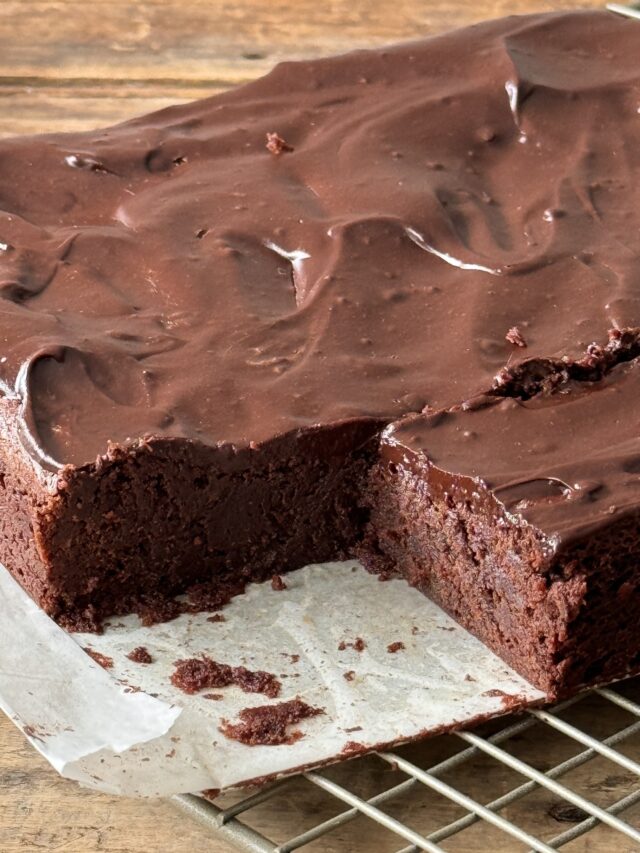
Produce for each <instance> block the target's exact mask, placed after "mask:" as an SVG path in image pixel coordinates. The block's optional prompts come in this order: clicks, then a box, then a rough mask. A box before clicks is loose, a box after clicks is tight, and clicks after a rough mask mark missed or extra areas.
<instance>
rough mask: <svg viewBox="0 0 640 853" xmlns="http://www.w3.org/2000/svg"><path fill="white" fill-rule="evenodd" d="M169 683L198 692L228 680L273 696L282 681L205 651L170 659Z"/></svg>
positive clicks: (226, 683) (274, 696) (278, 691)
mask: <svg viewBox="0 0 640 853" xmlns="http://www.w3.org/2000/svg"><path fill="white" fill-rule="evenodd" d="M174 666H175V670H174V672H173V674H172V675H171V683H172V684H173V685H174V687H177V688H178V689H179V690H182V691H183V692H184V693H189V694H193V693H198V692H199V691H200V690H205V689H208V688H212V687H213V688H220V687H230V686H231V685H232V684H234V685H236V686H237V687H239V688H240V689H241V690H243V691H244V692H245V693H264V695H265V696H269V697H270V698H271V699H275V698H276V696H278V695H279V693H280V688H281V687H282V685H281V684H280V682H279V681H278V679H277V678H276V677H275V675H273V674H272V673H270V672H263V671H261V670H256V671H252V670H250V669H247V668H246V667H244V666H229V664H226V663H219V662H218V661H215V660H212V659H211V658H210V657H207V655H202V657H200V658H187V659H185V660H177V661H175V663H174Z"/></svg>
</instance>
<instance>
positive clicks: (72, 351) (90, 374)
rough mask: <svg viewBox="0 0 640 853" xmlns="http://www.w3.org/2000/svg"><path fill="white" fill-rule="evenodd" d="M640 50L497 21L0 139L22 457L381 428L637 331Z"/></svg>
mask: <svg viewBox="0 0 640 853" xmlns="http://www.w3.org/2000/svg"><path fill="white" fill-rule="evenodd" d="M639 43H640V29H639V25H638V23H637V22H634V21H631V20H628V19H625V18H622V17H619V16H615V15H613V14H609V13H605V12H582V13H571V14H565V13H557V14H550V15H534V16H529V17H524V18H507V19H503V20H498V21H493V22H489V23H485V24H481V25H479V26H476V27H471V28H469V29H464V30H460V31H456V32H453V33H448V34H445V35H443V36H439V37H437V38H431V39H426V40H424V41H418V42H413V43H409V44H402V45H397V46H392V47H389V48H386V49H383V50H371V51H358V52H355V53H350V54H347V55H344V56H339V57H334V58H330V59H321V60H317V61H310V62H300V63H283V64H281V65H279V66H277V67H276V68H275V69H274V70H273V71H272V72H271V73H270V74H268V75H267V76H266V77H264V78H262V79H259V80H256V81H255V82H253V83H250V84H249V85H246V86H244V87H242V88H239V89H237V90H235V91H232V92H228V93H224V94H222V95H218V96H216V97H213V98H210V99H207V100H203V101H199V102H196V103H193V104H187V105H184V106H177V107H171V108H169V109H166V110H163V111H161V112H158V113H154V114H152V115H149V116H145V117H143V118H140V119H136V120H133V121H129V122H127V123H124V124H121V125H118V126H115V127H111V128H107V129H104V130H99V131H91V132H88V133H73V134H49V135H42V136H34V137H27V138H24V137H23V138H20V139H6V140H2V141H1V142H0V196H1V198H0V208H1V209H0V297H1V298H2V312H1V313H0V340H1V341H2V344H1V345H0V346H1V351H0V381H1V386H0V387H1V389H2V391H3V393H4V395H5V397H6V398H8V399H13V400H16V401H17V402H18V404H19V408H20V417H21V434H22V437H23V443H24V445H25V448H26V449H27V451H28V452H29V454H30V455H31V457H32V458H33V459H34V461H35V462H37V463H38V464H39V465H40V466H42V467H43V468H46V469H53V470H56V469H57V468H58V467H60V466H61V465H64V464H66V463H72V464H75V465H84V464H89V463H91V462H92V461H93V460H95V459H96V457H97V456H98V455H100V454H104V453H105V451H106V448H107V446H108V443H109V442H112V443H116V444H120V445H135V443H136V442H137V441H138V440H140V439H142V438H145V437H148V436H152V437H154V436H155V437H163V438H164V437H173V438H178V439H187V440H190V441H199V442H203V443H205V444H211V445H218V444H220V443H231V444H234V445H236V446H246V445H251V444H252V443H256V444H260V443H262V442H265V441H267V440H269V439H270V438H272V437H273V436H276V435H279V434H282V433H285V432H287V431H290V430H295V429H300V428H306V427H309V426H312V425H318V424H330V423H336V422H339V421H341V420H344V419H349V418H355V417H376V418H381V419H384V420H388V421H390V420H393V419H396V418H398V417H400V416H402V415H404V414H406V413H408V412H411V411H416V410H420V409H421V408H422V407H423V406H425V405H428V406H429V407H431V408H440V407H448V406H451V405H454V404H456V403H460V402H461V401H463V400H468V399H472V398H474V397H476V396H477V395H478V394H481V393H485V392H491V391H492V389H493V392H494V393H495V388H494V376H496V375H499V377H500V378H499V381H498V385H500V384H502V393H509V394H515V393H517V392H518V388H515V389H513V388H512V389H511V390H506V391H505V387H507V388H508V386H509V381H511V380H510V379H508V378H507V379H505V373H504V371H503V368H504V367H505V365H507V374H508V377H514V376H518V375H522V374H523V372H525V373H526V370H527V368H526V365H534V366H535V365H540V364H543V363H544V364H547V365H549V364H553V365H559V364H562V363H567V360H568V361H569V362H570V363H579V362H580V361H581V359H584V358H585V357H586V355H587V354H588V347H589V346H590V345H591V344H592V343H593V342H595V343H596V344H597V345H598V346H600V347H604V348H606V346H607V334H608V332H609V330H611V329H635V328H637V327H639V326H640V296H639V293H638V280H639V277H640V252H639V248H640V244H639V241H638V234H640V181H639V180H638V171H639V169H640V119H639V116H638V109H639V105H640V51H638V44H639ZM274 128H277V131H278V134H279V135H280V136H281V138H282V139H283V140H286V142H287V147H288V149H291V150H287V152H286V156H274V155H273V154H272V153H271V152H270V151H269V150H267V148H266V146H265V138H267V135H268V134H269V133H273V131H274ZM512 328H517V329H519V330H520V332H521V334H522V336H523V338H524V339H526V343H527V347H526V349H521V350H520V349H518V348H515V347H514V346H513V345H511V344H510V343H509V341H508V340H506V339H505V332H506V331H507V330H509V329H512ZM516 350H517V351H516ZM563 360H564V362H563ZM523 366H524V367H523ZM551 372H552V373H553V371H551ZM556 375H557V370H556ZM516 384H517V383H516ZM534 392H535V387H534ZM525 396H526V395H525Z"/></svg>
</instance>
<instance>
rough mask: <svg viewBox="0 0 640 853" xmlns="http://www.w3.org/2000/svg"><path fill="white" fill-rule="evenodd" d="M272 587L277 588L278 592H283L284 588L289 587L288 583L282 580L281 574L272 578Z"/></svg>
mask: <svg viewBox="0 0 640 853" xmlns="http://www.w3.org/2000/svg"><path fill="white" fill-rule="evenodd" d="M271 589H275V590H276V592H282V590H285V589H287V585H286V583H285V582H284V581H283V580H282V576H281V575H273V577H272V578H271Z"/></svg>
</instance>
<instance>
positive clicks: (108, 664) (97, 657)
mask: <svg viewBox="0 0 640 853" xmlns="http://www.w3.org/2000/svg"><path fill="white" fill-rule="evenodd" d="M82 650H83V651H84V652H86V653H87V654H88V655H89V657H90V658H93V660H94V661H95V662H96V663H97V664H100V666H101V667H102V668H103V669H111V668H112V667H113V658H110V657H109V656H108V655H103V654H102V653H101V652H96V651H95V649H92V648H91V647H90V646H83V649H82Z"/></svg>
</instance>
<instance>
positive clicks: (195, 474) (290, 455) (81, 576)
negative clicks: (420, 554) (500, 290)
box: [0, 417, 382, 630]
mask: <svg viewBox="0 0 640 853" xmlns="http://www.w3.org/2000/svg"><path fill="white" fill-rule="evenodd" d="M0 420H2V421H3V422H4V423H3V427H6V429H4V430H3V431H4V433H5V438H6V437H7V429H9V428H10V424H11V423H12V421H11V418H1V417H0ZM381 427H382V425H381V424H380V423H379V422H378V421H377V420H375V419H352V420H346V421H344V422H341V423H338V424H335V425H333V426H327V427H318V428H312V429H306V430H300V431H294V432H291V433H287V434H285V435H283V436H280V437H278V438H276V439H274V440H272V441H270V442H267V443H265V444H264V445H259V446H251V447H245V448H234V447H231V446H228V445H225V446H220V447H210V446H207V445H204V444H200V443H197V442H193V441H190V440H183V439H157V440H154V439H149V440H146V441H140V442H137V443H136V444H134V445H132V446H130V447H127V448H121V447H111V448H110V449H109V450H108V452H107V453H106V454H105V455H104V456H101V457H99V459H98V460H97V461H96V462H95V463H94V464H92V465H87V466H82V467H72V466H67V467H66V468H64V469H63V470H62V471H61V472H60V474H59V475H57V476H55V475H52V476H51V477H50V478H49V479H46V478H43V477H40V478H39V477H38V476H37V474H36V471H35V469H32V468H30V466H29V464H28V461H27V454H25V452H24V451H22V450H21V449H20V447H19V443H18V439H17V438H16V436H12V437H11V440H10V441H4V442H1V443H0V444H1V445H2V446H1V447H0V471H1V472H2V480H1V485H2V486H4V487H3V488H2V487H0V511H1V514H2V516H3V517H4V518H5V519H7V518H9V517H11V518H12V519H13V521H12V524H11V529H10V530H9V528H8V526H7V524H6V522H5V527H7V529H6V530H4V531H2V530H1V529H0V532H2V533H4V534H5V535H3V536H0V561H2V563H3V564H4V565H6V566H7V568H8V569H9V570H10V571H11V572H12V574H13V575H14V576H15V577H16V579H17V580H18V581H19V582H20V583H21V584H22V586H23V587H24V588H25V589H26V590H27V592H29V594H30V595H31V596H32V597H33V598H34V599H35V600H36V601H37V602H38V604H40V606H41V607H42V608H43V609H44V610H45V611H46V612H47V613H48V614H49V615H50V616H52V617H53V618H54V619H56V620H57V621H58V622H59V623H60V624H62V625H63V626H64V627H67V628H70V629H73V630H99V629H100V626H101V623H102V620H103V619H104V618H106V617H107V616H113V615H119V614H124V613H130V612H139V613H141V614H143V615H144V616H145V618H146V619H147V621H160V620H162V619H163V618H171V617H173V616H175V615H177V614H178V613H179V612H181V610H180V608H179V607H173V606H171V604H170V603H168V602H169V600H170V599H172V597H174V596H177V595H180V594H183V593H185V592H188V591H189V590H190V589H192V590H193V591H194V596H195V603H194V606H195V608H196V609H207V608H208V607H210V606H215V604H216V603H217V602H222V603H224V601H225V600H226V599H228V598H229V597H231V595H233V594H236V593H237V592H240V591H242V589H243V588H244V584H246V583H248V582H249V581H263V580H267V579H269V578H271V577H273V575H274V574H282V573H284V572H288V571H291V570H293V569H298V568H302V566H304V565H307V564H308V563H312V562H323V561H328V560H335V559H346V558H347V557H348V556H349V554H350V550H351V546H352V544H353V542H354V540H355V539H356V538H357V535H358V531H359V530H360V529H361V527H362V523H363V522H362V518H361V513H362V511H363V510H362V508H361V503H360V501H359V500H358V494H359V492H360V489H361V483H362V481H363V480H364V477H365V475H366V472H367V471H368V470H369V468H370V466H371V464H372V460H373V454H374V453H375V450H376V443H377V438H378V435H379V433H380V429H381ZM10 453H11V454H12V455H11V459H9V458H8V455H9V454H10ZM18 460H21V461H20V462H19V461H18ZM12 531H13V532H12ZM225 590H226V591H227V592H228V593H229V594H228V595H226V596H225ZM154 615H155V616H154ZM155 617H157V618H155Z"/></svg>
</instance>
